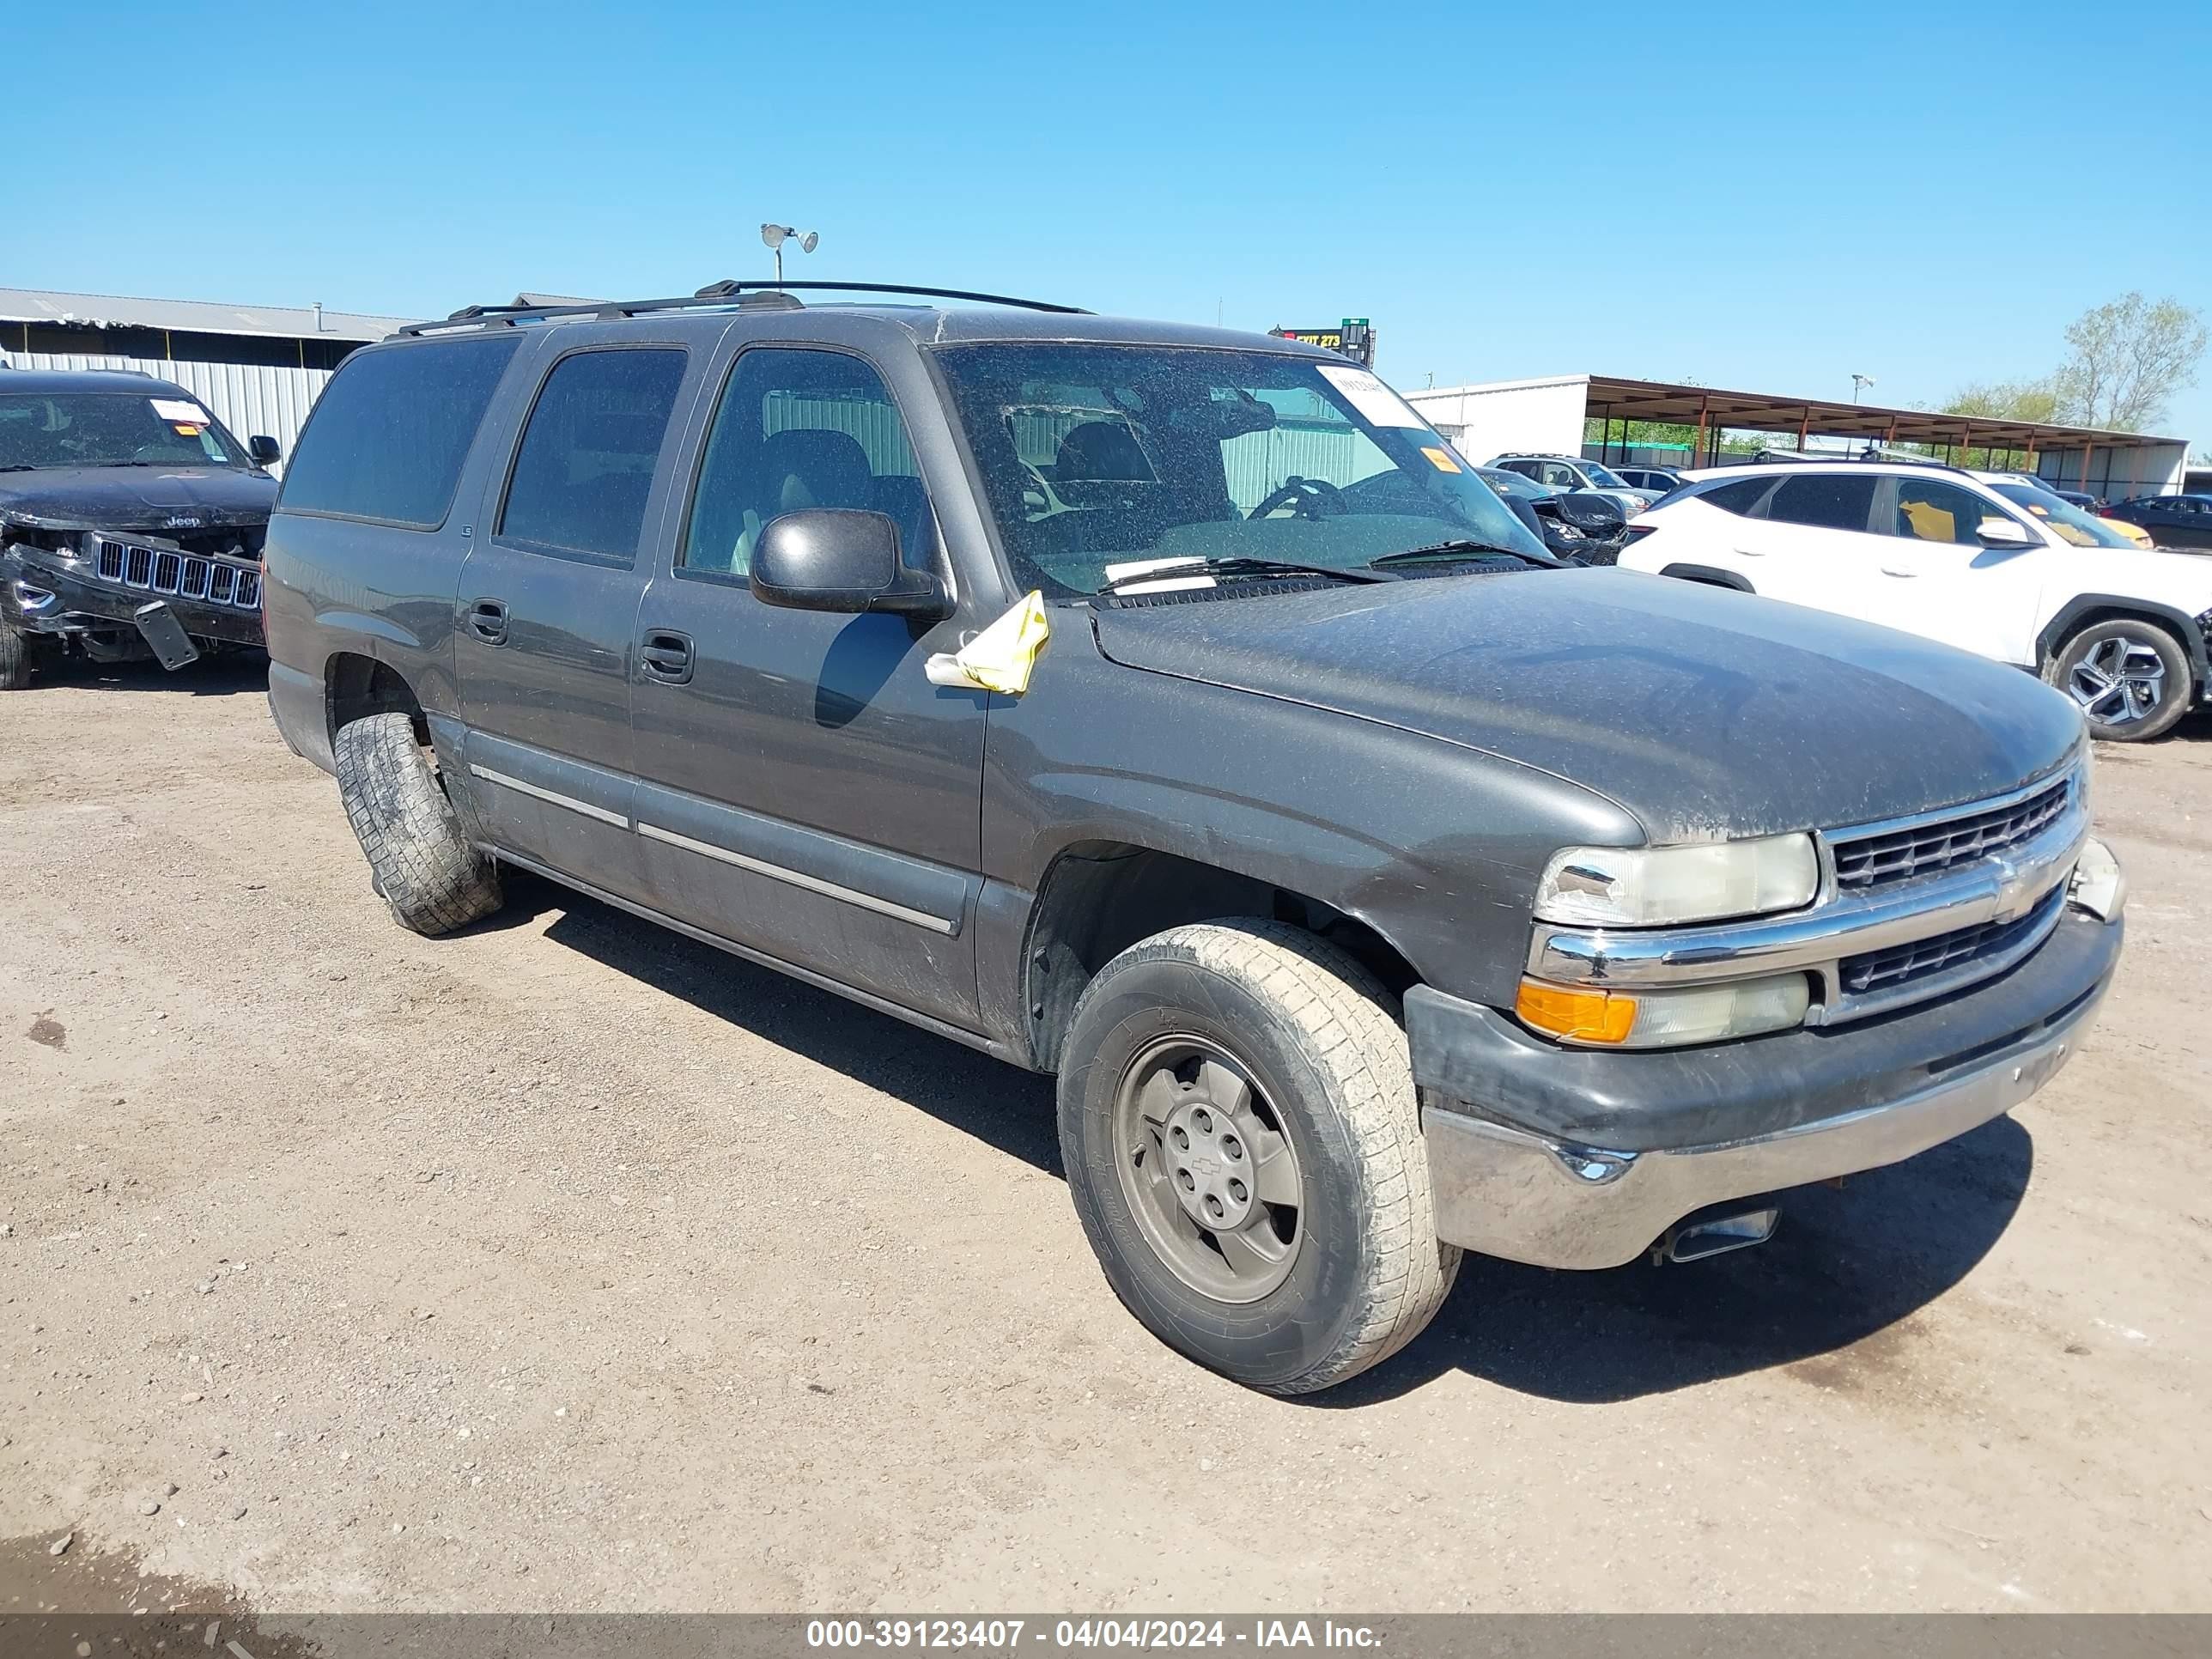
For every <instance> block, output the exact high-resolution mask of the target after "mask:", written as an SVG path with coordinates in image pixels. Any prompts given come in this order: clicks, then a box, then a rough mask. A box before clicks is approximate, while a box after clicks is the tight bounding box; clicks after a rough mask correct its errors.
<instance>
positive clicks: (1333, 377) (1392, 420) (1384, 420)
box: [1321, 363, 1429, 431]
mask: <svg viewBox="0 0 2212 1659" xmlns="http://www.w3.org/2000/svg"><path fill="white" fill-rule="evenodd" d="M1321 372H1322V379H1323V380H1327V381H1328V383H1329V384H1330V385H1331V386H1334V387H1335V388H1336V389H1337V390H1338V391H1339V392H1342V393H1343V394H1344V395H1345V396H1346V398H1350V399H1351V400H1352V407H1353V408H1354V409H1356V410H1358V411H1359V412H1360V413H1361V414H1362V415H1364V416H1366V417H1367V418H1368V419H1369V420H1370V421H1372V422H1374V423H1375V424H1376V426H1410V427H1415V428H1419V429H1421V430H1422V431H1426V430H1427V429H1428V425H1429V423H1428V422H1426V421H1425V420H1423V419H1422V418H1421V417H1420V416H1418V415H1416V414H1415V413H1413V405H1412V404H1408V403H1407V401H1406V400H1405V399H1404V398H1401V397H1400V396H1399V395H1398V394H1397V393H1396V392H1393V391H1391V390H1390V388H1389V386H1384V385H1383V382H1382V381H1380V380H1376V378H1375V377H1374V376H1373V375H1372V374H1369V373H1368V372H1367V371H1366V370H1365V369H1364V368H1358V367H1356V366H1354V365H1352V364H1348V363H1346V364H1339V363H1323V364H1322V365H1321Z"/></svg>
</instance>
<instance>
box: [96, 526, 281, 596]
mask: <svg viewBox="0 0 2212 1659" xmlns="http://www.w3.org/2000/svg"><path fill="white" fill-rule="evenodd" d="M96 568H98V570H99V572H100V580H102V581H110V582H120V583H122V584H123V586H125V587H143V588H144V589H145V590H146V591H147V592H150V593H173V594H175V595H176V596H177V597H178V598H179V599H204V600H207V601H208V602H209V603H210V604H213V605H231V606H234V608H236V609H238V610H240V611H254V610H258V609H259V608H260V605H261V573H260V572H259V571H258V570H254V569H252V568H248V567H247V566H246V564H245V563H244V562H241V561H236V560H230V559H224V558H203V557H201V556H199V555H197V554H195V553H177V552H173V551H171V550H168V549H167V548H156V547H134V546H132V545H131V544H129V543H127V542H111V541H105V540H103V541H101V542H100V544H99V553H98V558H97V565H96Z"/></svg>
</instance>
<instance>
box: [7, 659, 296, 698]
mask: <svg viewBox="0 0 2212 1659" xmlns="http://www.w3.org/2000/svg"><path fill="white" fill-rule="evenodd" d="M64 686H69V687H72V688H74V689H76V690H93V691H136V692H142V693H143V692H148V691H169V692H182V693H184V694H185V695H186V696H194V697H228V696H235V695H237V694H238V693H240V692H241V691H253V692H265V691H266V690H268V689H269V659H268V658H266V657H264V656H260V655H258V654H255V655H251V656H230V655H224V656H220V657H202V658H201V659H199V660H198V661H197V662H188V663H186V664H185V665H184V666H183V667H182V668H179V669H177V670H175V671H171V670H169V669H166V668H164V667H162V666H161V664H159V663H157V662H115V663H100V662H86V661H83V660H82V659H80V660H76V661H72V662H68V663H64V665H62V666H60V667H58V668H44V667H41V668H38V669H35V670H34V671H33V673H32V677H31V685H30V690H31V691H32V692H33V694H35V693H37V692H40V691H44V690H60V689H61V688H63V687H64ZM14 695H17V696H20V695H21V693H16V694H14Z"/></svg>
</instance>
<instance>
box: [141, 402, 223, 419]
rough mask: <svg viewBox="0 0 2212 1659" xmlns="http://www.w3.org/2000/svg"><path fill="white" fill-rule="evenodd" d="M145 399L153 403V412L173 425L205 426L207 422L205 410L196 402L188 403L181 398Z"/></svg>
mask: <svg viewBox="0 0 2212 1659" xmlns="http://www.w3.org/2000/svg"><path fill="white" fill-rule="evenodd" d="M146 401H147V402H148V403H149V404H153V405H154V413H155V414H156V415H158V416H161V419H163V420H165V421H167V422H171V423H172V424H173V425H178V426H205V425H206V424H207V423H208V412H207V410H204V409H202V408H201V407H200V406H199V405H198V404H188V403H186V402H185V401H184V400H183V399H182V398H148V399H147V400H146Z"/></svg>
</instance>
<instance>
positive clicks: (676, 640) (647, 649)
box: [637, 628, 691, 685]
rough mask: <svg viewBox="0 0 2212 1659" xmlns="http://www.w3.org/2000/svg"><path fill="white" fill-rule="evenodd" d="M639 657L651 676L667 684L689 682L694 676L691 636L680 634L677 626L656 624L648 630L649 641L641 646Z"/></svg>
mask: <svg viewBox="0 0 2212 1659" xmlns="http://www.w3.org/2000/svg"><path fill="white" fill-rule="evenodd" d="M637 657H638V661H639V663H640V665H642V666H643V668H644V670H645V671H646V674H647V677H648V678H652V679H656V680H658V681H659V682H660V683H661V684H663V685H686V684H690V679H691V636H690V635H689V634H678V633H677V632H676V631H675V630H674V629H667V628H654V629H647V632H646V635H645V643H644V644H643V645H642V646H641V647H639V648H638V653H637Z"/></svg>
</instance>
